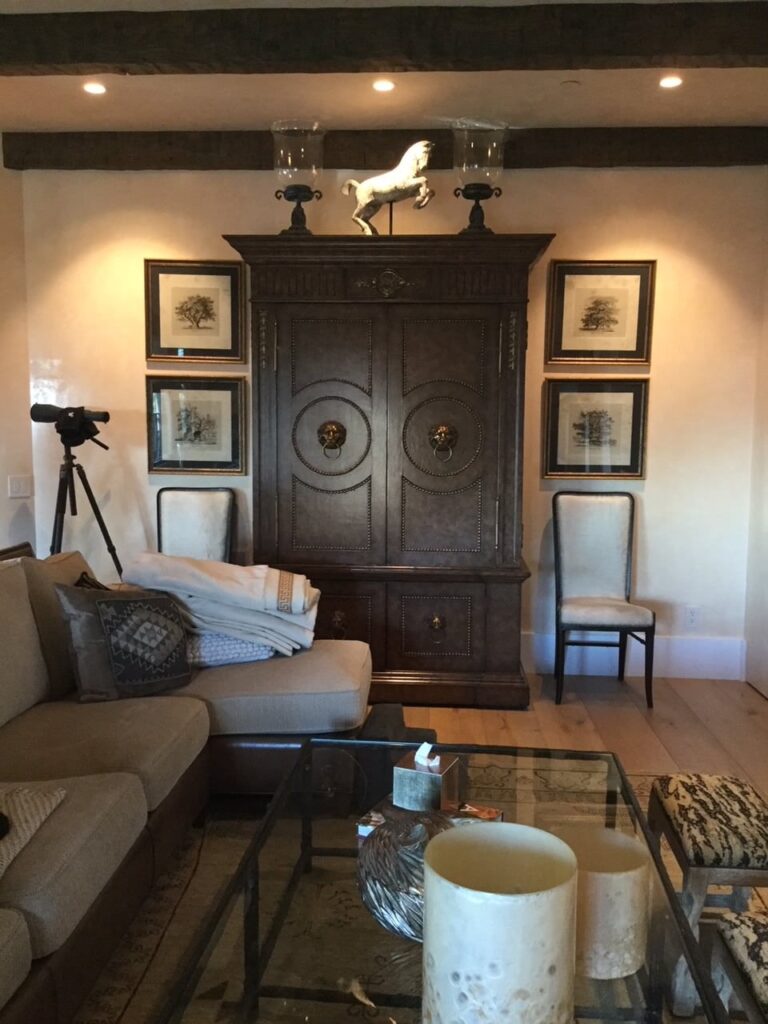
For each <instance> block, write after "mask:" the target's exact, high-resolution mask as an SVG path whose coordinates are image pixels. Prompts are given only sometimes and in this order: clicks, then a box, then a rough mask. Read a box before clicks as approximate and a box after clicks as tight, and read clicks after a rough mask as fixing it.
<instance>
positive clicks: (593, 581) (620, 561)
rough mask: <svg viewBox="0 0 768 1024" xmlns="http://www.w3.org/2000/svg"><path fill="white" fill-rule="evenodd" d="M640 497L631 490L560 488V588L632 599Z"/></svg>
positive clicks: (556, 524)
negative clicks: (634, 544) (635, 521)
mask: <svg viewBox="0 0 768 1024" xmlns="http://www.w3.org/2000/svg"><path fill="white" fill-rule="evenodd" d="M634 511H635V502H634V498H633V496H632V495H631V494H629V493H627V492H626V491H593V492H587V491H558V492H557V493H556V494H555V495H554V496H553V498H552V524H553V530H554V540H555V589H556V592H557V599H558V601H559V600H560V599H561V598H567V597H612V598H618V599H628V598H629V589H630V582H631V561H632V529H633V525H634Z"/></svg>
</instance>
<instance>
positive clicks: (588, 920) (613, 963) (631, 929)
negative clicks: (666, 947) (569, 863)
mask: <svg viewBox="0 0 768 1024" xmlns="http://www.w3.org/2000/svg"><path fill="white" fill-rule="evenodd" d="M557 834H558V836H560V838H561V839H563V840H564V841H565V842H566V843H567V844H568V845H569V846H570V847H571V849H572V850H573V852H574V853H575V854H576V860H577V861H578V864H579V883H578V898H577V903H576V973H577V974H579V975H582V976H583V977H585V978H595V979H598V980H603V979H609V978H626V977H628V976H629V975H630V974H634V973H635V971H638V970H640V968H641V967H642V966H643V963H644V961H645V951H646V944H647V940H648V915H649V899H650V895H649V884H650V882H649V879H650V863H649V854H648V848H647V847H646V846H645V844H644V843H642V842H640V840H638V839H635V837H634V836H630V835H626V834H625V833H623V832H617V831H616V830H615V829H610V828H603V827H602V826H600V825H570V826H564V827H562V828H558V829H557Z"/></svg>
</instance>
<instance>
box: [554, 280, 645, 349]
mask: <svg viewBox="0 0 768 1024" xmlns="http://www.w3.org/2000/svg"><path fill="white" fill-rule="evenodd" d="M655 269H656V263H655V261H654V260H644V261H640V260H617V261H615V262H613V263H603V262H597V261H589V260H580V261H567V260H553V261H552V263H551V264H550V277H549V294H548V301H547V352H546V361H547V362H548V363H587V362H593V363H648V362H650V358H651V321H652V315H653V286H654V277H655Z"/></svg>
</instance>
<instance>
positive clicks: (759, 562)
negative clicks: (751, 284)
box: [746, 169, 768, 697]
mask: <svg viewBox="0 0 768 1024" xmlns="http://www.w3.org/2000/svg"><path fill="white" fill-rule="evenodd" d="M764 184H765V190H766V192H768V169H766V172H765V181H764ZM766 248H768V240H767V241H766ZM764 296H765V319H764V327H763V344H762V346H761V349H760V358H759V360H758V364H757V373H756V387H755V392H756V394H755V450H754V460H753V463H752V517H751V530H750V541H749V563H748V569H747V623H746V641H747V673H746V674H747V679H748V680H749V681H750V682H751V683H752V685H753V686H756V687H757V688H758V689H759V690H760V691H761V693H764V694H765V696H766V697H768V629H766V626H767V625H768V273H766V277H765V283H764Z"/></svg>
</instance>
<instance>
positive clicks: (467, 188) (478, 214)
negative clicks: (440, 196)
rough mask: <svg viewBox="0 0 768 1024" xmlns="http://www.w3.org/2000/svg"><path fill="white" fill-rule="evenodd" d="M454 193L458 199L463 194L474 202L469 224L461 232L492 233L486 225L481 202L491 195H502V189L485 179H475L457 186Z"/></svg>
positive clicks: (464, 197)
mask: <svg viewBox="0 0 768 1024" xmlns="http://www.w3.org/2000/svg"><path fill="white" fill-rule="evenodd" d="M453 194H454V195H455V196H456V198H457V199H458V197H459V196H461V197H462V199H469V200H470V202H471V203H473V206H472V209H471V210H470V211H469V224H467V226H466V227H465V228H462V229H461V231H460V232H459V234H460V235H464V234H466V233H468V232H469V233H471V234H475V235H476V234H479V233H481V232H483V233H485V234H491V235H492V234H493V231H492V230H491V228H489V227H486V226H485V211H484V210H483V208H482V206H481V205H480V203H481V202H484V201H485V200H486V199H490V198H491V196H500V195H501V189H500V188H494V187H493V186H492V185H488V184H487V183H486V182H484V181H475V182H471V183H470V184H469V185H464V187H463V188H455V189H454V190H453Z"/></svg>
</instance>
